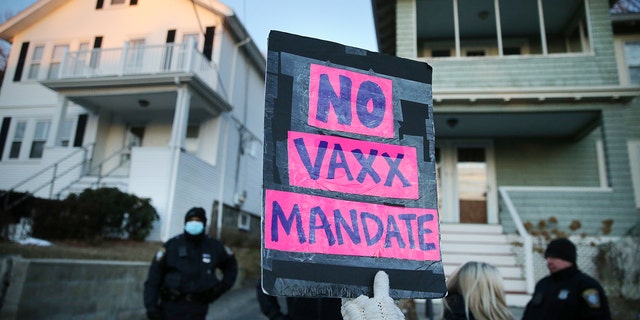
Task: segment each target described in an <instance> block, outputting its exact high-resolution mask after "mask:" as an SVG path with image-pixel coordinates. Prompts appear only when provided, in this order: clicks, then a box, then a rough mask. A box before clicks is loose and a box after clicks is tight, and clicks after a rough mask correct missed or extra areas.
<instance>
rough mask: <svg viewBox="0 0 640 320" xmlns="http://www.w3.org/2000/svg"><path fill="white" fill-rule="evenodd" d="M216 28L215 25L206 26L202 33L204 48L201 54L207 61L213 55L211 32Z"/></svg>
mask: <svg viewBox="0 0 640 320" xmlns="http://www.w3.org/2000/svg"><path fill="white" fill-rule="evenodd" d="M215 30H216V27H207V29H206V30H205V33H204V48H203V49H202V54H204V56H205V57H207V59H209V61H211V58H212V57H213V34H214V31H215Z"/></svg>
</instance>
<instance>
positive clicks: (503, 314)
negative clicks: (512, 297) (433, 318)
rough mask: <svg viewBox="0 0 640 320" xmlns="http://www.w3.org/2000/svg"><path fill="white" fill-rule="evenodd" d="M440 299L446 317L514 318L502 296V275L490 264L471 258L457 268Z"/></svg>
mask: <svg viewBox="0 0 640 320" xmlns="http://www.w3.org/2000/svg"><path fill="white" fill-rule="evenodd" d="M447 290H448V294H447V297H446V298H445V299H443V300H442V301H443V304H444V308H443V319H446V320H459V319H460V320H462V319H465V320H513V319H514V317H513V314H512V313H511V311H509V308H508V307H507V303H506V300H505V294H504V287H503V285H502V276H500V272H498V269H497V268H496V267H494V266H493V265H491V264H488V263H484V262H476V261H471V262H467V263H465V264H464V265H462V266H461V267H460V268H458V270H456V271H455V272H454V273H453V275H452V276H451V278H450V279H449V281H448V283H447Z"/></svg>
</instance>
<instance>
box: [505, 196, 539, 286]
mask: <svg viewBox="0 0 640 320" xmlns="http://www.w3.org/2000/svg"><path fill="white" fill-rule="evenodd" d="M498 190H499V192H500V197H501V198H502V201H504V203H505V205H506V206H507V211H508V212H509V215H511V219H512V220H513V223H514V224H515V226H516V229H517V230H518V234H520V237H522V242H523V249H524V278H525V282H526V287H527V293H529V294H532V293H533V289H534V286H535V280H534V275H533V239H532V237H531V235H530V234H529V232H527V229H525V227H524V224H523V223H522V219H520V215H519V214H518V210H516V207H515V206H514V205H513V202H512V201H511V197H509V193H508V192H507V191H508V190H507V189H506V188H504V187H499V188H498Z"/></svg>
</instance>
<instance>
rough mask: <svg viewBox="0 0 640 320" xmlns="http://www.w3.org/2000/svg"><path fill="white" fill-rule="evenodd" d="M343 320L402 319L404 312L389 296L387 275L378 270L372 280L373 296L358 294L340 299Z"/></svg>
mask: <svg viewBox="0 0 640 320" xmlns="http://www.w3.org/2000/svg"><path fill="white" fill-rule="evenodd" d="M341 311H342V317H343V318H344V320H383V319H387V320H403V319H404V314H403V313H402V311H400V308H398V306H397V305H396V303H395V302H394V301H393V299H391V297H389V276H388V275H387V273H386V272H384V271H378V273H376V277H375V279H374V280H373V298H369V297H367V296H364V295H362V296H359V297H357V298H355V299H353V300H347V299H342V310H341Z"/></svg>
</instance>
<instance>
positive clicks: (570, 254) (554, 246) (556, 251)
mask: <svg viewBox="0 0 640 320" xmlns="http://www.w3.org/2000/svg"><path fill="white" fill-rule="evenodd" d="M544 257H545V258H548V257H552V258H558V259H562V260H564V261H568V262H571V263H573V264H576V246H575V245H574V244H573V242H571V241H570V240H569V239H565V238H560V239H555V240H553V241H551V242H549V244H548V245H547V250H546V251H545V252H544Z"/></svg>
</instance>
